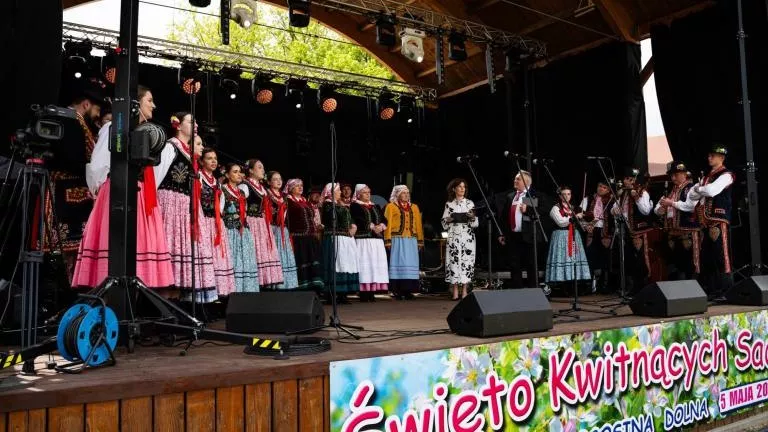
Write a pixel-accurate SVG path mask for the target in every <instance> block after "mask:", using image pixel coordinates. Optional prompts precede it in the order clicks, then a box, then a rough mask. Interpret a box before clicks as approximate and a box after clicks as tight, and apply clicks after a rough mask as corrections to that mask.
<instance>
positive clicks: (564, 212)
mask: <svg viewBox="0 0 768 432" xmlns="http://www.w3.org/2000/svg"><path fill="white" fill-rule="evenodd" d="M572 214H573V213H572V212H571V206H570V205H569V204H568V203H565V202H564V203H562V205H561V206H560V216H562V217H568V218H570V217H571V215H572ZM573 243H574V232H573V223H572V222H569V223H568V256H569V257H572V256H573Z"/></svg>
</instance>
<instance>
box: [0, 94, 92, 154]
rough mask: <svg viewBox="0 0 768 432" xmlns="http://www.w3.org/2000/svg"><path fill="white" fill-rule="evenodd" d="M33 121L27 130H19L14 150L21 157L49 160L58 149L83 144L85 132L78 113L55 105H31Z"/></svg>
mask: <svg viewBox="0 0 768 432" xmlns="http://www.w3.org/2000/svg"><path fill="white" fill-rule="evenodd" d="M30 109H31V110H32V118H31V119H30V121H29V124H28V125H27V127H26V128H24V129H18V130H17V131H16V135H15V139H14V140H13V144H12V150H13V151H16V152H19V153H20V154H21V156H22V157H39V158H43V159H50V158H52V157H53V155H54V152H55V150H56V148H58V147H65V148H66V147H70V146H69V145H68V144H70V143H73V144H78V143H79V144H80V145H82V143H83V138H84V135H83V131H82V129H81V127H80V122H79V121H78V119H77V113H76V112H75V111H74V110H71V109H69V108H62V107H58V106H55V105H46V106H44V107H41V106H40V105H32V106H31V107H30Z"/></svg>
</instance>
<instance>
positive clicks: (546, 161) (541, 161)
mask: <svg viewBox="0 0 768 432" xmlns="http://www.w3.org/2000/svg"><path fill="white" fill-rule="evenodd" d="M532 162H533V164H534V165H546V164H551V163H555V161H554V160H553V159H547V158H536V159H534V160H533V161H532Z"/></svg>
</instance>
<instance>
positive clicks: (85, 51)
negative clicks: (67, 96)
mask: <svg viewBox="0 0 768 432" xmlns="http://www.w3.org/2000/svg"><path fill="white" fill-rule="evenodd" d="M92 49H93V44H92V43H91V41H90V40H84V41H82V42H75V41H69V42H67V43H65V44H64V56H65V58H66V63H67V66H66V68H67V69H68V70H69V72H70V73H71V74H72V76H74V77H75V78H77V79H80V78H82V77H83V75H85V73H86V72H88V60H89V59H90V58H91V50H92Z"/></svg>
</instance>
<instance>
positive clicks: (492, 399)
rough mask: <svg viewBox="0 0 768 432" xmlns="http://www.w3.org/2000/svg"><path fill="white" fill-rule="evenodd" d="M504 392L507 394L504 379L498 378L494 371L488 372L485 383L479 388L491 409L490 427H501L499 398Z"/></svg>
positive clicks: (501, 417)
mask: <svg viewBox="0 0 768 432" xmlns="http://www.w3.org/2000/svg"><path fill="white" fill-rule="evenodd" d="M505 394H507V383H506V382H505V381H504V380H499V378H498V377H497V376H496V373H495V372H491V373H489V374H488V378H487V379H486V383H485V385H484V386H483V387H481V388H480V395H481V396H482V400H483V401H485V402H486V403H487V404H488V408H490V410H491V428H493V430H499V429H501V425H502V424H503V423H504V416H503V415H502V411H501V398H502V397H503V396H504V395H505Z"/></svg>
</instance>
